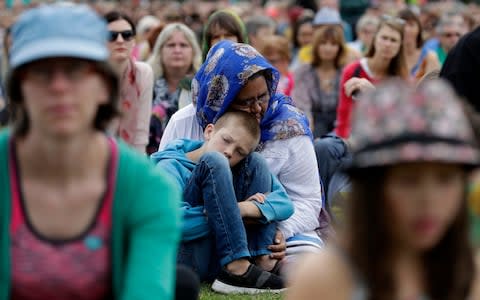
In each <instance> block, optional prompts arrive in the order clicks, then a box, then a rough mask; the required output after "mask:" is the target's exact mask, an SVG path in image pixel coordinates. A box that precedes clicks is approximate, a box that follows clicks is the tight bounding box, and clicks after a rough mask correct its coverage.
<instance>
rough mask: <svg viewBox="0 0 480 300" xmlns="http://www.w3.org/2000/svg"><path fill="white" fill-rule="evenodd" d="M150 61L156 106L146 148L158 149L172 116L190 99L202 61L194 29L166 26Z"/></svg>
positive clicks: (154, 105)
mask: <svg viewBox="0 0 480 300" xmlns="http://www.w3.org/2000/svg"><path fill="white" fill-rule="evenodd" d="M147 62H148V64H150V66H151V67H152V69H153V75H154V82H155V83H154V87H153V108H152V112H153V114H152V118H151V121H150V139H149V144H148V146H147V152H148V153H149V154H150V153H153V152H155V151H157V150H158V145H159V144H160V140H161V138H162V134H163V130H164V128H165V126H166V124H167V123H168V120H169V119H170V117H171V116H172V115H173V114H174V113H175V112H176V111H177V110H178V109H180V108H182V107H184V106H186V105H187V104H189V103H190V102H191V99H192V97H191V93H190V82H191V78H192V77H193V75H194V74H195V73H196V72H197V70H198V69H199V67H200V65H201V63H202V52H201V50H200V46H199V45H198V42H197V40H196V37H195V33H194V32H193V31H192V30H191V29H190V28H188V27H187V26H186V25H184V24H181V23H171V24H168V25H167V26H165V28H164V29H163V30H162V32H161V33H160V35H159V36H158V38H157V41H156V42H155V46H154V47H153V51H152V55H151V56H150V58H149V59H148V61H147Z"/></svg>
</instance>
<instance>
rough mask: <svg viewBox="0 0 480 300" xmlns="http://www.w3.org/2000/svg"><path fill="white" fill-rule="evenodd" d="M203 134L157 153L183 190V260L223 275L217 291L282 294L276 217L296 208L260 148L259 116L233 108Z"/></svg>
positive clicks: (204, 272) (207, 274) (205, 274)
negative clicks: (274, 249)
mask: <svg viewBox="0 0 480 300" xmlns="http://www.w3.org/2000/svg"><path fill="white" fill-rule="evenodd" d="M204 138H205V141H193V140H186V139H181V140H176V141H173V142H172V143H170V144H169V145H168V146H167V147H166V148H165V150H163V151H161V152H157V153H155V154H153V155H152V159H153V160H154V161H155V162H156V163H157V165H158V166H159V167H162V168H164V169H166V170H167V171H168V172H169V173H170V174H172V175H174V177H175V179H176V180H177V182H178V184H179V185H180V186H181V187H182V189H183V191H184V201H183V205H182V210H183V213H184V224H183V236H182V244H181V246H180V249H179V254H178V261H179V262H180V263H184V264H187V265H190V266H191V267H193V269H194V270H196V271H197V272H198V273H199V275H200V277H201V278H202V279H207V280H208V279H213V278H215V277H216V279H215V281H214V283H213V285H212V288H213V289H214V290H216V291H218V292H222V293H260V292H264V291H270V292H280V291H282V290H283V287H284V284H283V281H282V279H281V278H280V277H279V276H277V275H276V274H274V273H276V272H275V271H276V269H277V266H278V263H277V264H276V262H277V261H276V260H273V259H270V257H269V254H270V250H268V246H269V245H270V244H271V242H272V240H273V238H274V235H275V231H276V223H275V222H274V221H281V220H284V219H286V218H288V217H289V216H290V215H291V214H292V213H293V205H292V203H291V201H290V200H289V199H288V196H287V195H286V193H285V190H284V189H283V187H282V186H281V185H280V184H279V183H278V181H276V179H275V178H274V177H273V176H272V175H271V174H270V172H269V171H268V167H267V165H266V163H265V161H264V160H263V158H262V157H261V156H260V155H259V154H257V153H254V152H253V151H254V150H255V148H256V147H257V146H258V143H259V140H260V128H259V125H258V122H257V120H256V119H255V117H254V116H252V115H251V114H249V113H246V112H242V111H229V112H226V113H225V114H224V115H223V116H222V117H221V118H219V120H218V121H217V122H216V123H215V124H209V125H207V127H206V128H205V130H204ZM211 248H213V249H211ZM211 250H212V251H211ZM212 254H213V255H212ZM268 271H271V272H268Z"/></svg>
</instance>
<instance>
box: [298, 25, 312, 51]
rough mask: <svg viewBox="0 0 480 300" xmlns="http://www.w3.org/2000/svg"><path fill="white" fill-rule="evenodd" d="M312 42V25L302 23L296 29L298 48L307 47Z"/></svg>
mask: <svg viewBox="0 0 480 300" xmlns="http://www.w3.org/2000/svg"><path fill="white" fill-rule="evenodd" d="M312 40H313V25H312V23H304V24H302V25H301V26H300V27H299V28H298V33H297V41H298V43H299V44H300V47H303V46H305V45H309V44H311V43H312Z"/></svg>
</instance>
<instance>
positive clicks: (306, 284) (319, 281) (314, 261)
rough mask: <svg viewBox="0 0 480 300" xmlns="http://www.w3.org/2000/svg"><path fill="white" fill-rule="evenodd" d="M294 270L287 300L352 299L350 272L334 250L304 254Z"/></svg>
mask: <svg viewBox="0 0 480 300" xmlns="http://www.w3.org/2000/svg"><path fill="white" fill-rule="evenodd" d="M293 269H294V271H293V272H292V274H291V276H289V278H290V279H291V280H290V287H289V288H288V291H287V293H286V297H285V299H286V300H301V299H302V300H303V299H322V300H345V299H351V297H352V292H353V284H354V283H353V278H352V272H351V270H350V267H349V266H348V264H347V262H346V261H345V260H344V258H343V257H342V255H341V254H339V253H336V252H335V249H333V248H328V249H324V250H323V251H322V252H320V253H315V254H306V255H305V256H304V257H303V258H301V259H300V260H299V261H298V262H296V263H295V265H294V267H293Z"/></svg>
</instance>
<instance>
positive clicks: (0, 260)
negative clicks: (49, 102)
mask: <svg viewBox="0 0 480 300" xmlns="http://www.w3.org/2000/svg"><path fill="white" fill-rule="evenodd" d="M9 137H10V132H9V130H2V131H0V191H2V192H1V193H0V299H9V293H10V255H9V253H10V234H9V225H10V180H9V176H8V140H9Z"/></svg>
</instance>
